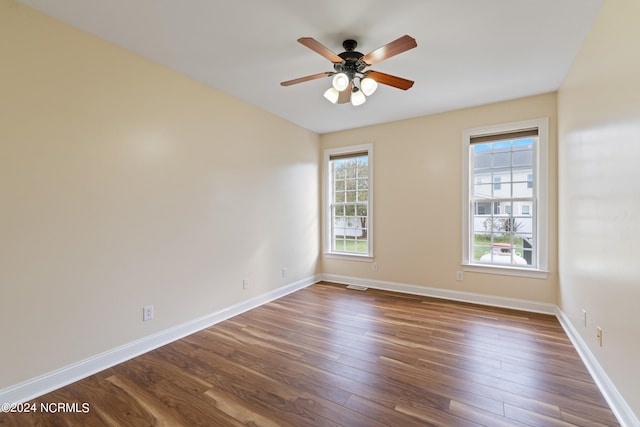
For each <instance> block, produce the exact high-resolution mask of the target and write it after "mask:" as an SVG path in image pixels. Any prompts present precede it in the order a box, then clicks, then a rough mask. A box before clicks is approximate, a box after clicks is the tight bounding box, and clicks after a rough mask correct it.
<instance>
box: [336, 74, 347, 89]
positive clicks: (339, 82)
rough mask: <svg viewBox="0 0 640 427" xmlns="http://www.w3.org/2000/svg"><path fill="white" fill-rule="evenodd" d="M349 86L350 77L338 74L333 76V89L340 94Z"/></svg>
mask: <svg viewBox="0 0 640 427" xmlns="http://www.w3.org/2000/svg"><path fill="white" fill-rule="evenodd" d="M347 86H349V76H347V75H346V74H345V73H338V74H336V75H335V76H333V87H334V88H335V90H337V91H338V92H342V91H343V90H345V89H346V88H347Z"/></svg>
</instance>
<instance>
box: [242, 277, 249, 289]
mask: <svg viewBox="0 0 640 427" xmlns="http://www.w3.org/2000/svg"><path fill="white" fill-rule="evenodd" d="M242 289H249V281H248V280H247V279H244V280H243V281H242Z"/></svg>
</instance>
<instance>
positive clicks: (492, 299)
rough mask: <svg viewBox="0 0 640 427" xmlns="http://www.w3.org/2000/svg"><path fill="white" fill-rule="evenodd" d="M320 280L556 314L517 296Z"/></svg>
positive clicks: (331, 277)
mask: <svg viewBox="0 0 640 427" xmlns="http://www.w3.org/2000/svg"><path fill="white" fill-rule="evenodd" d="M322 280H325V281H327V282H334V283H340V284H346V285H359V286H365V287H367V288H373V289H380V290H385V291H394V292H401V293H405V294H413V295H421V296H426V297H434V298H442V299H448V300H453V301H461V302H469V303H474V304H482V305H488V306H493V307H502V308H511V309H514V310H523V311H529V312H533V313H543V314H556V305H555V304H549V303H544V302H536V301H529V300H523V299H517V298H507V297H498V296H493V295H483V294H476V293H472V292H460V291H452V290H448V289H442V288H430V287H427V286H418V285H410V284H406V283H396V282H386V281H381V280H371V279H360V278H356V277H347V276H338V275H334V274H323V275H322Z"/></svg>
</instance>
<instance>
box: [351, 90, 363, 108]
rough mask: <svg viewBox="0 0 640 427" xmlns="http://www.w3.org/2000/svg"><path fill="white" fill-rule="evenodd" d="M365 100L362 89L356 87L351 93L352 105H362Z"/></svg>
mask: <svg viewBox="0 0 640 427" xmlns="http://www.w3.org/2000/svg"><path fill="white" fill-rule="evenodd" d="M366 101H367V97H366V96H364V93H362V91H359V90H357V89H356V90H354V91H353V93H352V94H351V104H353V106H354V107H357V106H358V105H362V104H364V103H365V102H366Z"/></svg>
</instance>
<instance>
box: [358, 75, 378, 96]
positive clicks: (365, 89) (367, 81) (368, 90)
mask: <svg viewBox="0 0 640 427" xmlns="http://www.w3.org/2000/svg"><path fill="white" fill-rule="evenodd" d="M360 89H361V90H362V93H364V94H365V95H367V96H371V95H373V92H375V91H376V89H378V82H377V81H375V80H373V79H372V78H371V77H365V78H364V79H362V80H361V81H360Z"/></svg>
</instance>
